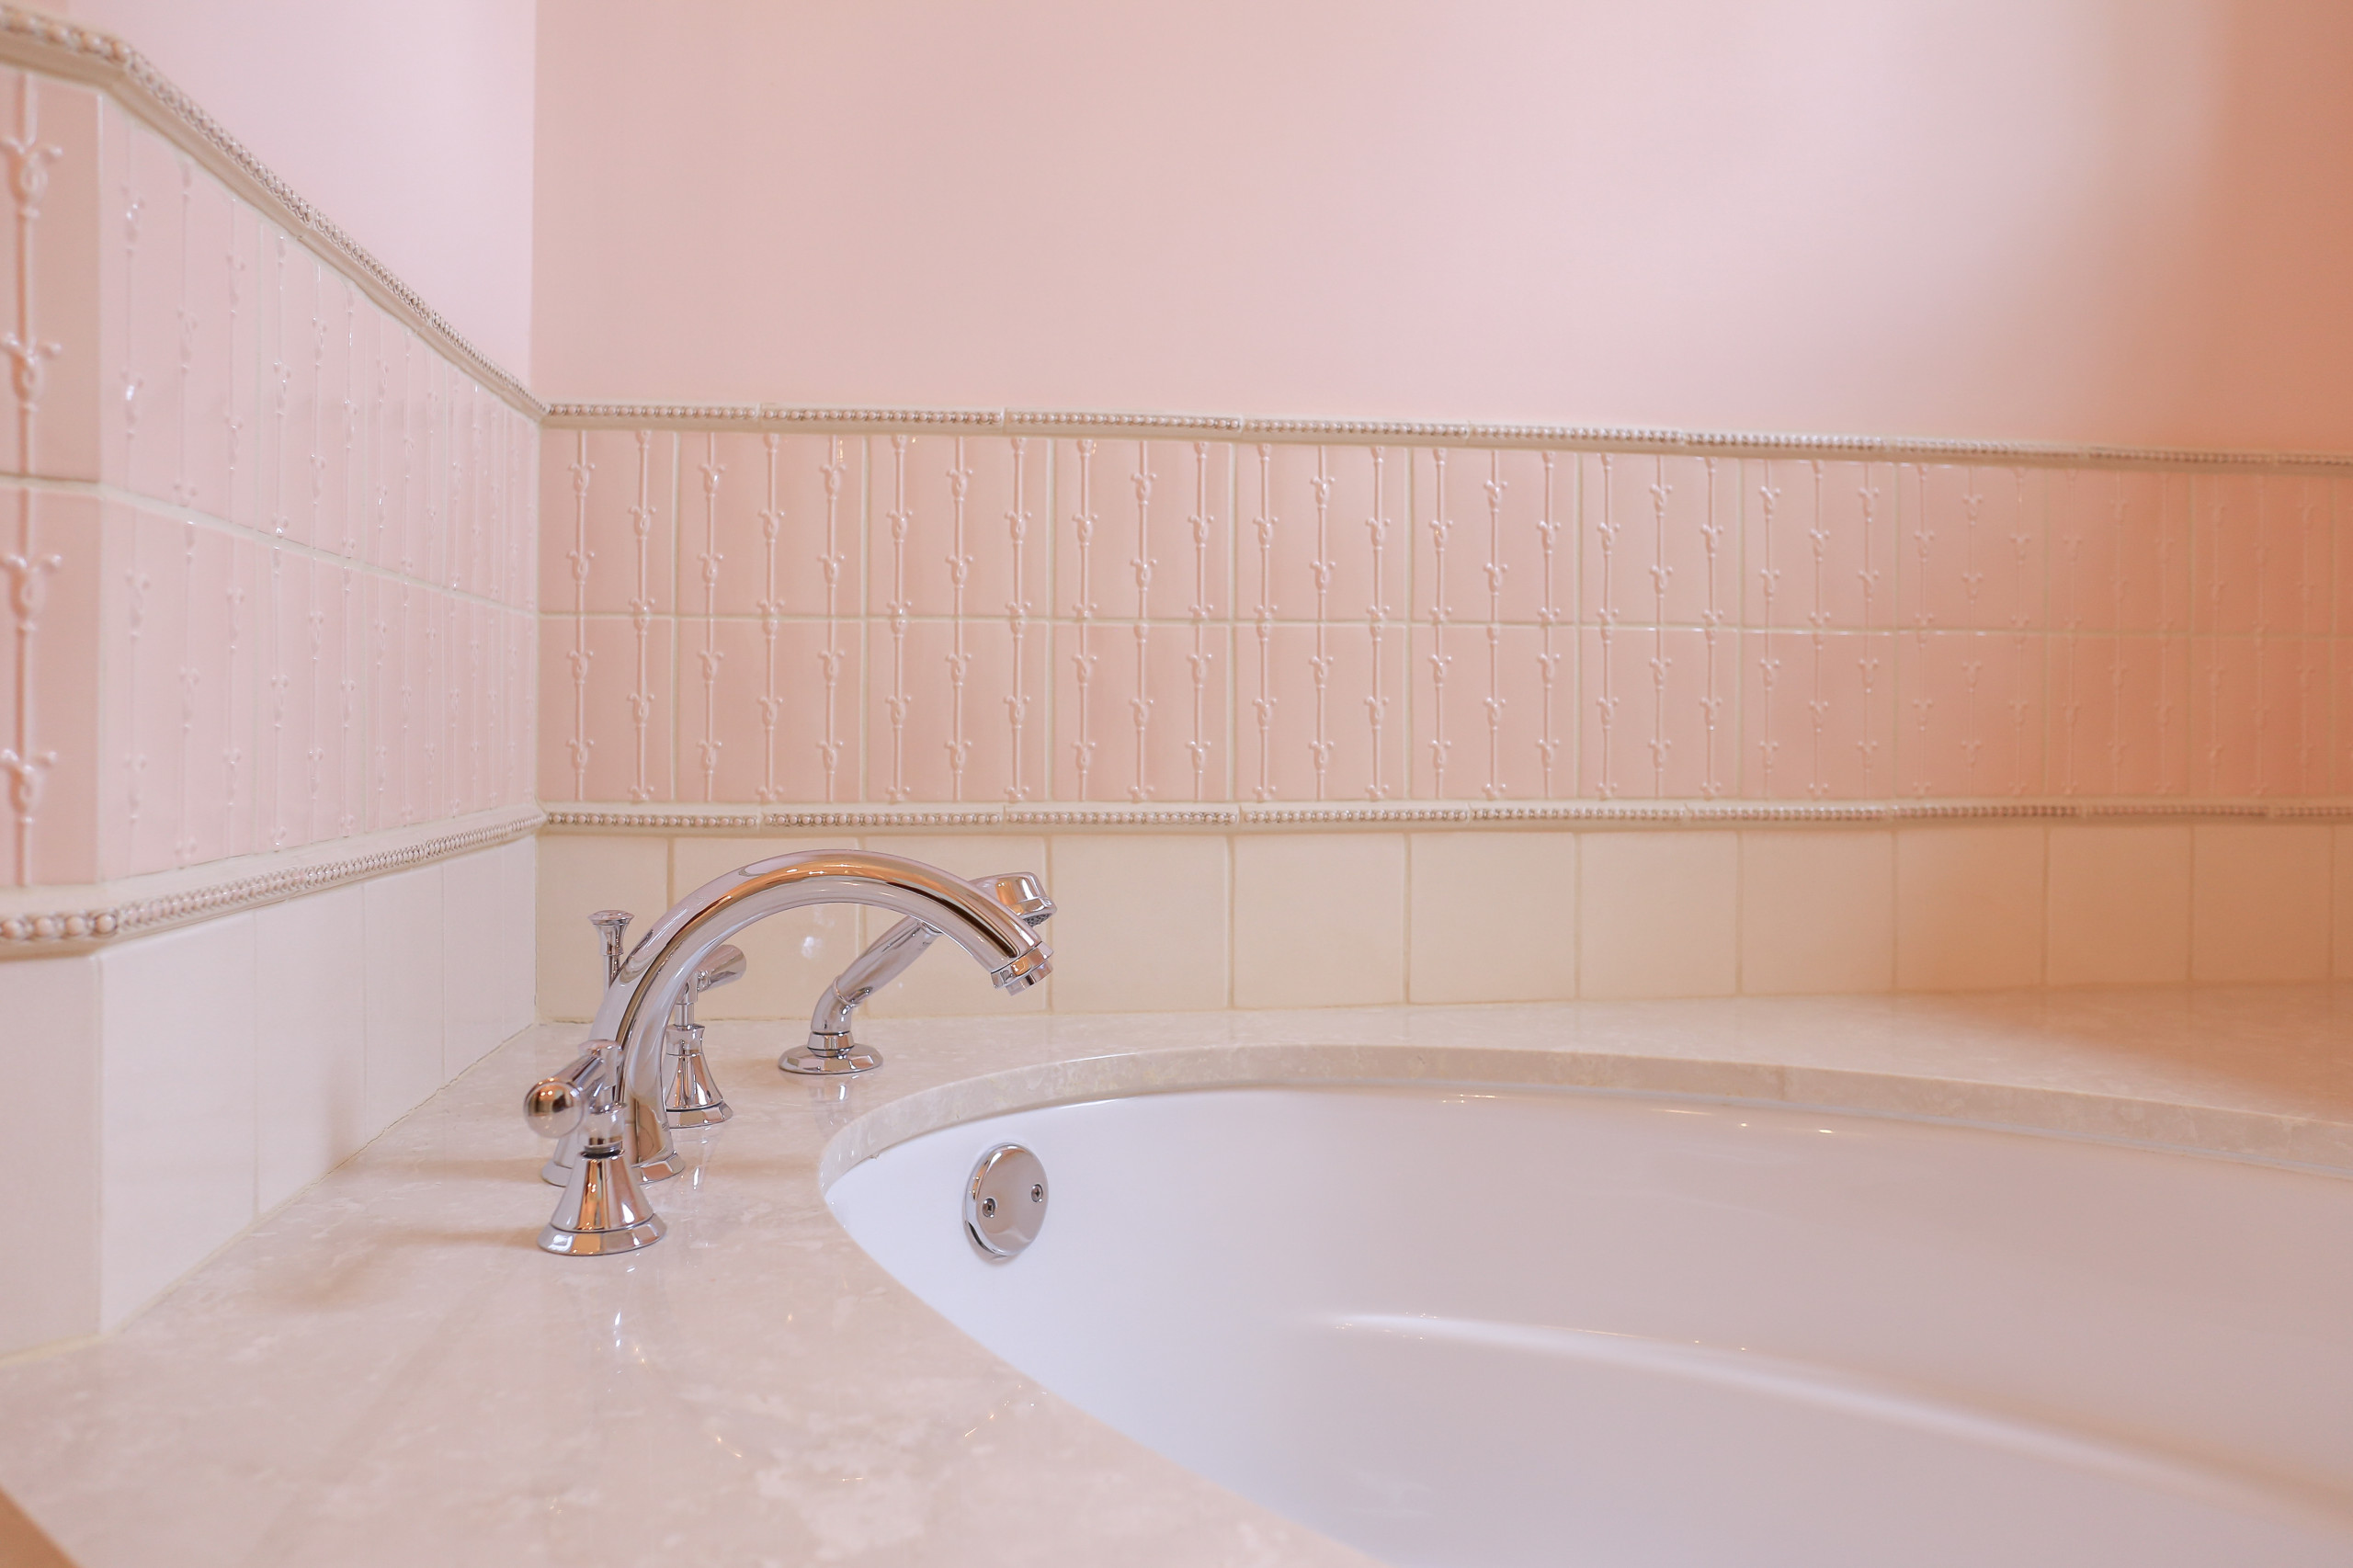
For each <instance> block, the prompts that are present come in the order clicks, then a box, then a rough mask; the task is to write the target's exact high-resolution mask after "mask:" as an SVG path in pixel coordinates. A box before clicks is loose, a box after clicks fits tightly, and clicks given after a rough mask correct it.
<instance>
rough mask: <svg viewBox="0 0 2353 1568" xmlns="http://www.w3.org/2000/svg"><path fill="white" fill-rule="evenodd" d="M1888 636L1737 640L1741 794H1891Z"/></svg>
mask: <svg viewBox="0 0 2353 1568" xmlns="http://www.w3.org/2000/svg"><path fill="white" fill-rule="evenodd" d="M1895 684H1896V683H1895V639H1894V637H1893V636H1892V635H1890V634H1887V633H1855V632H1819V633H1815V632H1789V631H1783V632H1759V631H1744V632H1743V633H1742V635H1741V702H1742V709H1741V746H1742V752H1741V790H1742V793H1743V794H1744V795H1746V796H1748V797H1750V798H1752V799H1767V800H1853V799H1870V798H1874V797H1881V796H1886V795H1890V794H1893V792H1894V790H1895V747H1894V738H1895V737H1894V726H1895Z"/></svg>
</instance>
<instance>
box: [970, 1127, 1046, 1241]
mask: <svg viewBox="0 0 2353 1568" xmlns="http://www.w3.org/2000/svg"><path fill="white" fill-rule="evenodd" d="M1045 1222H1046V1167H1045V1166H1044V1165H1041V1164H1040V1163H1039V1160H1038V1156H1037V1155H1035V1154H1033V1153H1030V1152H1029V1150H1027V1149H1025V1148H1023V1147H1022V1146H1021V1145H1020V1144H1018V1143H1000V1144H998V1145H997V1146H996V1147H995V1148H994V1149H991V1150H990V1151H989V1152H988V1153H985V1154H983V1155H982V1156H981V1160H980V1164H978V1165H974V1166H973V1167H972V1180H970V1181H968V1182H966V1183H965V1184H964V1229H965V1231H966V1232H967V1233H969V1234H970V1235H971V1236H972V1244H973V1245H974V1246H976V1247H979V1248H980V1249H981V1250H982V1251H983V1252H984V1253H986V1254H988V1255H989V1256H991V1257H1011V1256H1015V1255H1016V1254H1017V1253H1018V1252H1020V1251H1021V1249H1022V1248H1024V1247H1026V1246H1028V1245H1029V1244H1030V1243H1031V1242H1034V1241H1036V1240H1037V1239H1038V1228H1039V1227H1040V1226H1041V1225H1043V1224H1044V1223H1045Z"/></svg>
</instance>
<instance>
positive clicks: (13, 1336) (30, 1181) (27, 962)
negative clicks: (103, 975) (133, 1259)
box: [0, 956, 102, 1356]
mask: <svg viewBox="0 0 2353 1568" xmlns="http://www.w3.org/2000/svg"><path fill="white" fill-rule="evenodd" d="M99 1065H100V1056H99V1050H98V960H97V959H95V958H92V957H87V956H77V957H74V958H51V959H14V960H9V961H7V962H6V963H0V1082H6V1083H7V1084H9V1085H12V1087H13V1090H14V1092H15V1093H16V1094H17V1095H18V1096H21V1097H22V1104H23V1105H24V1107H25V1111H24V1113H23V1114H22V1115H20V1116H18V1118H17V1121H16V1123H15V1126H16V1128H17V1132H16V1136H15V1138H14V1140H13V1142H15V1143H16V1145H17V1153H16V1156H15V1158H14V1159H13V1160H12V1161H11V1162H10V1163H11V1165H12V1167H13V1168H12V1169H11V1171H10V1173H9V1176H8V1186H9V1194H8V1201H9V1203H10V1204H11V1205H13V1206H14V1208H15V1210H16V1212H15V1214H14V1215H13V1217H12V1218H11V1219H10V1221H9V1225H8V1261H7V1263H6V1266H5V1267H0V1356H5V1355H7V1354H9V1353H10V1352H12V1351H17V1350H26V1349H29V1348H31V1347H32V1346H36V1345H42V1344H46V1343H47V1342H49V1341H50V1340H52V1339H66V1338H71V1337H73V1336H74V1335H84V1334H96V1333H97V1330H98V1191H99V1174H98V1155H99V1150H100V1147H101V1143H100V1139H101V1136H102V1134H101V1130H100V1125H99V1118H98V1108H99V1105H100V1098H99V1096H100V1084H99Z"/></svg>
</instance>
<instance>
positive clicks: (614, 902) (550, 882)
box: [534, 833, 670, 1023]
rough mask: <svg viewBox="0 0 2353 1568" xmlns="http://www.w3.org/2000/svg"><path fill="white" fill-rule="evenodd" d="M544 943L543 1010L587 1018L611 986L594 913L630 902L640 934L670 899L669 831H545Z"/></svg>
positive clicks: (540, 935) (540, 956) (540, 964)
mask: <svg viewBox="0 0 2353 1568" xmlns="http://www.w3.org/2000/svg"><path fill="white" fill-rule="evenodd" d="M539 844H540V847H539V861H540V879H539V919H538V922H537V926H538V929H537V933H536V936H535V938H534V940H535V941H536V943H537V946H538V953H537V968H538V971H539V996H540V1007H539V1011H540V1017H543V1018H567V1019H576V1020H578V1021H579V1022H582V1023H585V1022H586V1021H587V1020H588V1019H589V1018H590V1017H593V1016H594V1015H595V1013H596V1011H597V998H598V997H599V996H600V995H602V994H603V993H604V989H605V960H604V956H603V949H600V948H599V947H598V946H597V931H596V928H595V927H594V926H590V925H589V924H588V916H589V915H591V914H593V913H594V912H596V911H597V910H599V909H626V910H629V911H631V913H632V914H634V915H636V916H637V919H636V921H635V922H634V923H633V924H632V925H631V936H632V937H634V936H635V935H637V934H638V933H639V932H642V931H643V930H644V929H645V927H646V926H649V925H651V924H652V923H653V922H654V921H655V920H656V919H658V918H660V916H661V915H662V912H663V911H664V910H665V909H667V908H669V907H670V846H669V842H668V841H667V840H666V839H661V838H638V837H606V836H603V835H597V834H585V833H583V834H572V833H546V834H541V835H540V841H539Z"/></svg>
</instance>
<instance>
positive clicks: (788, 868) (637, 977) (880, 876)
mask: <svg viewBox="0 0 2353 1568" xmlns="http://www.w3.org/2000/svg"><path fill="white" fill-rule="evenodd" d="M816 903H864V904H871V905H872V906H874V907H875V908H877V909H887V910H890V911H892V913H894V914H898V915H911V916H913V917H914V918H915V919H917V920H920V921H922V922H923V923H924V924H925V925H926V926H931V927H933V928H934V929H936V930H938V932H939V933H940V934H941V935H942V936H944V937H947V938H948V939H949V941H951V942H954V943H955V944H956V945H957V946H958V947H960V948H961V949H964V950H965V951H966V952H967V953H970V954H971V955H972V958H973V959H974V960H976V961H977V962H979V963H980V964H981V965H982V967H983V968H984V969H986V970H987V971H989V978H990V979H991V980H992V981H994V982H995V983H996V985H997V987H998V989H1000V990H1004V991H1019V990H1021V989H1023V988H1025V987H1027V986H1029V985H1034V984H1036V983H1038V982H1039V981H1040V980H1043V979H1044V978H1045V977H1046V973H1047V971H1048V969H1049V967H1050V966H1051V961H1052V957H1053V952H1052V949H1050V948H1048V947H1047V946H1046V945H1045V943H1043V942H1042V941H1040V940H1039V938H1038V937H1037V936H1036V934H1035V933H1033V932H1032V931H1031V930H1030V929H1029V927H1028V926H1024V925H1023V924H1022V923H1021V921H1020V920H1019V918H1017V916H1016V915H1014V914H1013V912H1012V911H1010V910H1008V909H1006V907H1005V906H1004V905H1003V904H1001V903H998V902H997V901H996V900H995V898H994V897H992V896H991V895H990V893H989V892H987V891H986V890H984V889H982V888H979V887H976V886H974V885H973V884H972V883H971V882H968V881H964V880H962V879H961V878H960V877H956V876H952V875H950V874H949V873H948V872H946V871H943V870H941V869H939V868H938V867H937V866H926V865H925V864H924V863H923V862H922V861H920V860H909V859H907V858H904V857H902V856H898V855H883V854H879V853H876V852H873V851H870V850H858V849H815V850H810V851H807V852H805V853H802V854H799V855H779V856H778V857H776V858H774V859H769V860H756V861H754V862H753V863H752V864H750V865H748V866H743V867H739V868H738V869H735V870H733V871H729V872H727V873H726V874H725V875H723V876H720V877H715V878H713V879H712V880H710V881H708V882H705V883H704V884H703V885H702V886H700V887H699V888H697V889H696V890H695V891H694V892H690V893H688V895H687V896H686V897H684V898H682V899H680V900H679V901H678V902H677V903H676V904H674V905H672V906H671V908H670V910H669V912H668V913H667V914H665V915H663V916H662V918H661V919H660V920H658V921H656V922H654V925H653V926H652V927H651V928H650V929H648V930H647V931H646V933H645V935H644V936H643V937H641V938H640V939H639V941H638V943H637V946H636V947H635V948H633V949H631V951H630V953H629V956H628V957H627V958H625V959H624V960H621V964H620V968H619V969H618V970H617V971H615V972H614V974H613V977H612V980H611V982H610V983H608V985H607V986H606V987H605V997H604V1000H603V1002H602V1003H600V1004H599V1005H598V1006H597V1021H596V1025H595V1027H594V1028H592V1029H591V1030H590V1031H589V1033H590V1036H591V1038H592V1039H595V1040H613V1041H617V1042H619V1044H620V1069H619V1072H620V1098H621V1102H622V1110H623V1115H624V1141H623V1148H624V1151H625V1153H626V1156H627V1158H628V1159H629V1160H630V1162H631V1165H634V1166H635V1167H636V1169H637V1173H638V1175H639V1176H641V1177H642V1178H643V1179H645V1180H647V1181H659V1180H661V1179H663V1178H664V1177H665V1176H675V1175H676V1174H677V1171H678V1169H679V1163H678V1158H677V1155H676V1151H675V1150H674V1149H673V1148H672V1146H671V1142H670V1131H669V1127H668V1124H667V1122H666V1121H665V1119H664V1117H663V1114H662V1081H661V1079H662V1072H661V1069H662V1028H663V1025H664V1023H665V1021H666V1020H667V1019H668V1017H669V1016H670V1009H671V1007H672V1006H673V1005H674V1004H675V1003H676V1000H677V998H678V995H679V994H680V992H681V990H682V988H683V987H684V986H685V985H686V983H687V980H688V977H689V976H690V975H692V974H693V973H694V971H695V970H696V968H697V966H699V964H701V963H702V961H703V960H705V959H707V958H708V957H710V954H711V952H712V951H713V950H714V949H717V948H718V947H719V945H720V944H721V943H722V942H725V941H726V940H728V939H729V938H730V937H733V936H734V935H735V934H736V933H737V932H739V931H742V930H743V929H744V928H745V926H750V925H752V924H753V923H754V922H756V921H759V920H764V919H766V918H767V916H769V915H775V914H778V913H779V912H780V911H783V910H787V909H800V908H803V907H805V906H807V905H810V904H816ZM584 1138H585V1132H583V1131H573V1132H572V1133H570V1134H569V1135H568V1136H567V1137H565V1139H564V1140H563V1143H562V1144H561V1146H560V1147H559V1149H558V1151H557V1153H556V1156H555V1158H554V1159H553V1160H551V1162H550V1163H549V1169H548V1171H547V1173H546V1174H547V1175H548V1176H549V1177H550V1179H551V1180H557V1181H563V1180H566V1179H568V1177H569V1174H570V1167H571V1165H573V1163H574V1161H575V1160H576V1159H577V1158H578V1157H579V1153H580V1149H581V1146H582V1141H583V1139H584Z"/></svg>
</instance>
